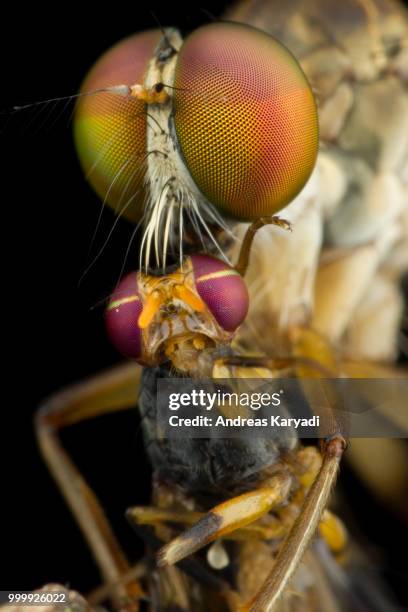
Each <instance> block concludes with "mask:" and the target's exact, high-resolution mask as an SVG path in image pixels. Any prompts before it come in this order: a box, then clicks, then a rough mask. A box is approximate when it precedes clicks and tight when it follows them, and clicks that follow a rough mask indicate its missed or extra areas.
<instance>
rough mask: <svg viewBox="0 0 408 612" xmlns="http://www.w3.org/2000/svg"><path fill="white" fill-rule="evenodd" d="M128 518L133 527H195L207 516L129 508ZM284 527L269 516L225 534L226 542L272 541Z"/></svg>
mask: <svg viewBox="0 0 408 612" xmlns="http://www.w3.org/2000/svg"><path fill="white" fill-rule="evenodd" d="M126 516H127V518H128V519H129V521H130V522H131V524H132V525H151V526H153V527H154V526H159V525H163V523H172V524H175V525H177V524H181V525H184V526H186V525H188V526H190V525H194V524H195V523H197V522H198V521H199V520H200V519H202V518H203V517H204V516H205V513H204V512H194V511H192V510H179V509H177V510H172V509H168V508H165V509H163V508H155V507H153V506H136V507H134V508H129V510H128V511H127V512H126ZM285 534H286V532H285V530H284V526H283V524H282V523H281V521H279V520H278V519H277V518H276V517H274V516H268V520H267V521H266V522H265V523H263V524H258V523H250V524H249V525H246V526H245V527H240V528H238V529H237V530H236V531H232V532H230V533H227V534H225V536H224V537H225V539H226V540H234V541H244V540H251V541H253V540H254V539H256V540H272V539H274V538H280V537H282V536H283V535H285Z"/></svg>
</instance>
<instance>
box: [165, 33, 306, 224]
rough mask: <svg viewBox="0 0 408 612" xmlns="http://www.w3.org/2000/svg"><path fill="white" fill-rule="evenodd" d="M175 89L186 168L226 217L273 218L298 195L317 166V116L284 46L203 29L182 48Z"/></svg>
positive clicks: (262, 38) (265, 37) (251, 35)
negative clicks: (273, 215)
mask: <svg viewBox="0 0 408 612" xmlns="http://www.w3.org/2000/svg"><path fill="white" fill-rule="evenodd" d="M175 87H176V89H175V92H174V96H175V98H174V101H175V112H174V113H175V114H174V123H175V129H176V134H177V138H178V141H179V144H180V148H181V151H182V154H183V156H184V159H185V162H186V166H187V168H188V169H189V171H190V173H191V176H192V178H193V179H194V181H195V183H196V185H197V186H198V188H199V189H200V191H201V192H202V193H203V194H204V196H205V197H206V198H207V199H208V200H209V201H210V202H212V203H213V204H215V205H216V206H217V207H218V208H219V209H220V210H221V211H222V212H223V213H224V214H226V215H227V216H230V217H235V218H238V219H241V220H252V219H256V218H258V217H261V216H264V215H271V214H274V213H275V212H277V211H278V210H280V209H281V208H283V207H284V206H286V204H288V203H289V202H290V201H291V200H292V199H293V198H294V197H295V196H296V195H297V194H298V193H299V191H300V190H301V189H302V187H303V186H304V185H305V183H306V181H307V179H308V178H309V176H310V174H311V172H312V169H313V166H314V163H315V160H316V155H317V149H318V123H317V111H316V105H315V101H314V97H313V93H312V91H311V88H310V86H309V84H308V82H307V80H306V77H305V75H304V73H303V72H302V69H301V68H300V66H299V64H298V63H297V61H296V60H295V58H294V57H293V56H292V54H291V53H290V52H289V51H288V50H287V49H286V48H285V47H283V46H282V45H281V44H280V43H278V42H277V41H276V40H274V39H273V38H271V37H270V36H268V35H267V34H265V33H263V32H261V31H259V30H257V29H255V28H252V27H249V26H245V25H241V24H236V23H219V24H211V25H207V26H204V27H201V28H199V29H198V30H196V31H195V32H193V33H192V34H191V35H190V36H189V37H188V38H187V39H186V41H185V43H184V45H183V46H182V48H181V50H180V53H179V58H178V62H177V67H176V76H175Z"/></svg>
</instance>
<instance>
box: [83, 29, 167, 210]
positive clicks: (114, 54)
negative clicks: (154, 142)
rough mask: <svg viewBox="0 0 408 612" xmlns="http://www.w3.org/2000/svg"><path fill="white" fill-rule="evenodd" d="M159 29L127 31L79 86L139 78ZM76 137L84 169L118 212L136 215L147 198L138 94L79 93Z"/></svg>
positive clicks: (131, 81) (142, 120)
mask: <svg viewBox="0 0 408 612" xmlns="http://www.w3.org/2000/svg"><path fill="white" fill-rule="evenodd" d="M160 37H161V33H160V31H159V30H151V31H147V32H143V33H140V34H136V35H134V36H130V37H129V38H126V39H125V40H123V41H121V42H119V43H118V44H117V45H115V46H114V47H112V48H111V49H110V50H109V51H107V52H106V53H105V54H104V55H103V56H102V57H101V58H100V59H99V60H98V61H97V63H96V64H95V65H94V66H93V68H92V69H91V70H90V72H89V74H88V76H87V77H86V79H85V81H84V83H83V84H82V87H81V91H82V92H88V91H89V92H92V91H95V90H97V89H100V88H103V87H110V86H115V85H121V84H126V85H133V84H134V83H141V82H143V77H144V74H145V72H146V70H147V66H148V62H149V60H150V59H151V57H152V55H153V51H154V49H155V47H156V45H157V43H158V42H159V40H160ZM74 134H75V143H76V148H77V151H78V155H79V159H80V162H81V165H82V168H83V170H84V173H85V175H86V177H87V179H88V181H89V182H90V184H91V185H92V187H93V188H94V190H95V191H96V193H97V194H98V195H99V197H100V198H101V199H102V200H104V201H106V202H107V203H108V204H109V205H110V206H111V207H112V208H113V209H114V210H115V211H116V212H117V213H121V214H123V215H124V216H125V217H127V218H128V219H131V220H137V219H139V218H140V216H141V214H142V212H143V204H144V201H145V194H144V171H145V161H146V110H145V105H144V103H143V102H141V101H140V100H137V99H135V98H130V97H122V96H119V95H117V94H114V93H106V92H101V93H95V94H91V95H89V96H83V97H82V98H79V102H78V104H77V107H76V112H75V119H74Z"/></svg>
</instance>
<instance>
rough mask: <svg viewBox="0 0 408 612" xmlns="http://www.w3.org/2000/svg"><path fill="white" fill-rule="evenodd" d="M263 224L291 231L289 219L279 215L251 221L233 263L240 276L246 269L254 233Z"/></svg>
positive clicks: (243, 274)
mask: <svg viewBox="0 0 408 612" xmlns="http://www.w3.org/2000/svg"><path fill="white" fill-rule="evenodd" d="M265 225H276V226H277V227H280V228H281V229H285V230H289V231H292V227H291V224H290V223H289V221H285V219H281V218H280V217H272V216H271V217H261V218H260V219H257V220H256V221H254V222H253V223H251V225H250V226H249V227H248V229H247V231H246V234H245V236H244V239H243V241H242V245H241V250H240V252H239V256H238V261H237V263H236V265H235V269H236V270H237V272H239V273H240V274H241V276H245V273H246V271H247V268H248V265H249V255H250V252H251V248H252V243H253V240H254V238H255V234H256V233H257V231H258V230H260V229H261V228H262V227H264V226H265Z"/></svg>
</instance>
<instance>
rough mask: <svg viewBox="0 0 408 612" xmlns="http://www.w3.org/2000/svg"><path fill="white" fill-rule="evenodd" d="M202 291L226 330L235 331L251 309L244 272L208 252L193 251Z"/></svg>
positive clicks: (198, 286)
mask: <svg viewBox="0 0 408 612" xmlns="http://www.w3.org/2000/svg"><path fill="white" fill-rule="evenodd" d="M191 263H192V267H193V272H194V281H195V285H196V289H197V291H198V294H199V295H200V297H201V299H202V300H203V302H205V303H206V305H207V307H208V308H209V310H210V312H211V313H212V314H213V316H214V318H215V319H216V321H217V322H218V324H219V325H220V326H221V327H222V328H223V329H224V330H225V331H230V332H232V331H235V330H236V329H237V327H239V325H241V323H242V322H243V320H244V319H245V317H246V314H247V312H248V306H249V296H248V290H247V288H246V285H245V282H244V280H243V278H242V276H240V274H239V273H238V272H237V271H236V270H234V268H231V267H230V266H228V265H227V264H225V263H224V262H222V261H220V260H218V259H215V258H214V257H209V256H208V255H192V256H191Z"/></svg>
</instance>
